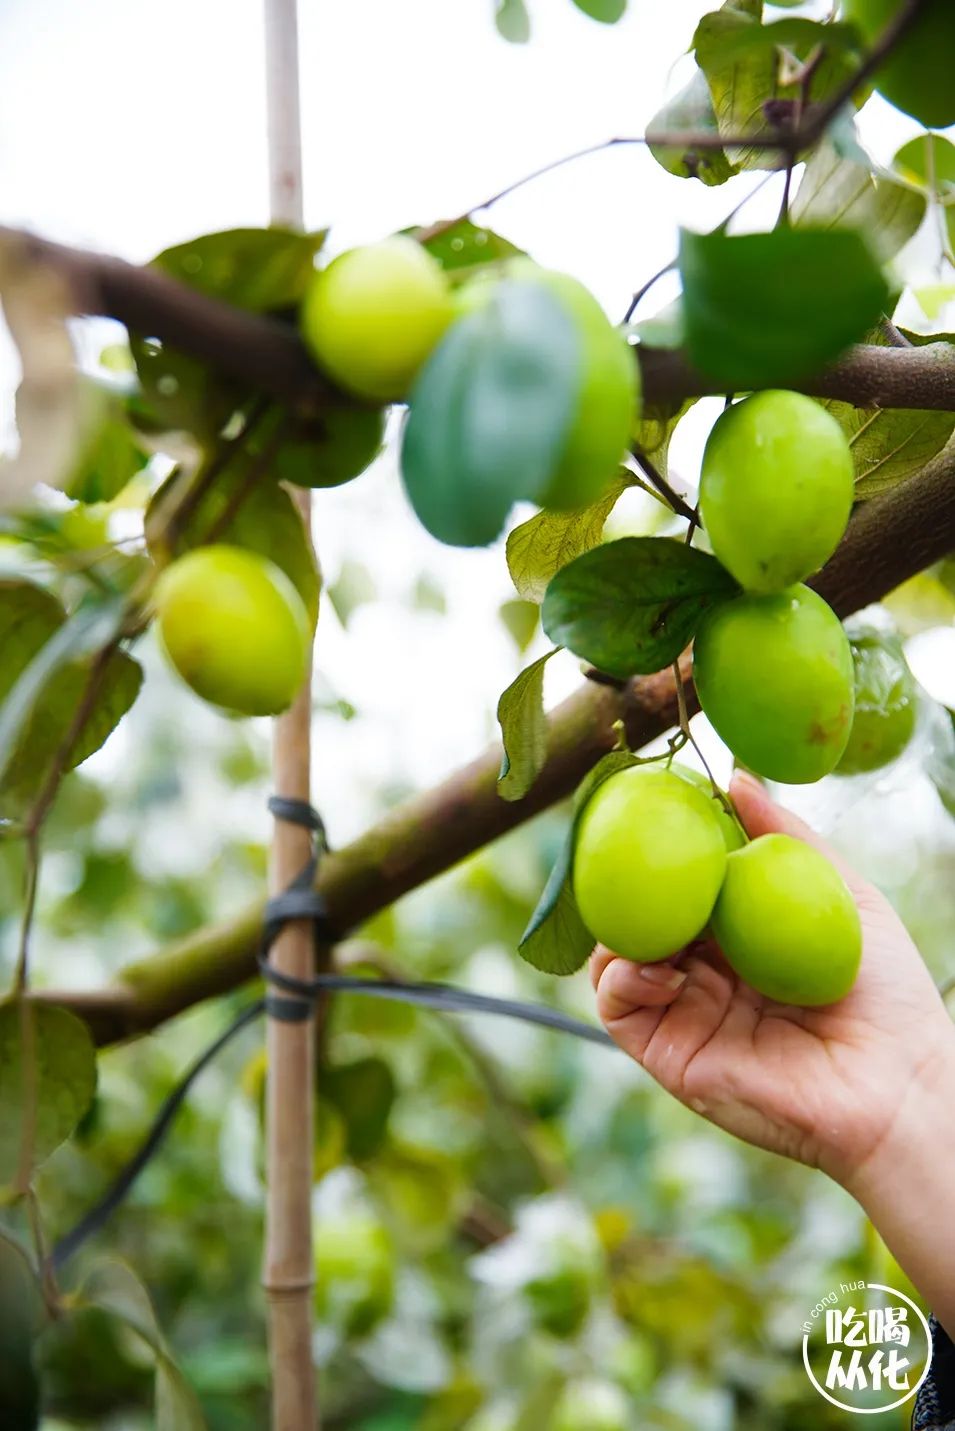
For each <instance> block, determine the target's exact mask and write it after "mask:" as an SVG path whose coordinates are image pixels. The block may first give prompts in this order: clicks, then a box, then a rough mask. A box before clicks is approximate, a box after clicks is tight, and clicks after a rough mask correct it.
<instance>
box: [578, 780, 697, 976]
mask: <svg viewBox="0 0 955 1431" xmlns="http://www.w3.org/2000/svg"><path fill="white" fill-rule="evenodd" d="M725 869H726V843H725V841H724V838H723V831H722V829H721V827H720V822H719V820H718V818H717V816H716V813H715V811H714V809H713V801H712V799H711V798H710V797H709V796H707V795H704V793H703V791H702V790H700V789H698V788H697V787H696V786H695V785H694V784H693V783H692V782H691V781H689V780H681V779H680V777H679V776H678V775H673V774H672V773H671V772H670V771H668V770H654V769H651V768H650V767H648V766H634V767H633V768H632V769H630V770H621V771H619V772H618V773H617V774H616V775H612V776H610V778H609V779H608V780H605V781H604V782H603V784H602V785H599V786H598V787H597V789H596V790H595V791H594V793H593V795H592V796H591V797H590V799H589V801H588V802H587V805H586V806H585V808H584V811H583V813H582V815H581V817H580V822H579V824H578V827H577V834H576V839H575V843H574V869H573V889H574V898H575V899H576V901H577V908H578V909H579V911H580V917H581V918H582V920H583V921H584V924H585V925H586V926H587V928H588V929H589V930H590V933H591V934H592V935H593V936H594V939H596V940H598V941H599V942H600V943H601V944H606V945H607V947H608V948H609V949H612V950H613V951H614V953H616V954H620V955H622V956H623V957H624V958H625V959H635V960H638V961H639V962H641V963H644V962H652V961H653V960H656V959H665V958H666V957H667V955H669V954H675V953H676V951H677V950H678V949H682V948H683V946H684V944H687V943H688V942H689V941H690V940H691V939H694V938H696V936H697V935H698V934H699V932H700V930H701V929H702V928H703V926H704V925H705V924H706V921H707V920H708V919H709V917H710V911H711V910H712V908H713V904H714V901H715V899H716V896H717V894H718V892H719V888H720V883H721V881H722V879H723V873H724V871H725Z"/></svg>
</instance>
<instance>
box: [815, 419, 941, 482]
mask: <svg viewBox="0 0 955 1431" xmlns="http://www.w3.org/2000/svg"><path fill="white" fill-rule="evenodd" d="M822 406H823V407H825V408H828V409H829V411H830V412H831V413H832V415H833V417H834V418H835V419H836V421H837V422H838V423H839V425H840V427H841V428H842V429H843V431H844V432H845V434H846V436H847V437H848V439H849V446H850V448H851V449H852V460H853V463H854V464H855V472H856V497H858V498H866V497H875V496H877V494H878V493H880V492H886V491H888V489H889V488H890V487H895V486H897V485H898V484H899V483H900V482H904V481H905V479H906V478H907V477H911V476H913V474H914V473H916V472H918V471H920V470H921V468H922V467H924V466H925V464H926V462H928V461H929V459H930V458H932V457H934V456H935V455H936V453H938V452H941V450H942V448H943V447H944V446H945V444H946V443H947V442H948V440H949V438H950V437H951V435H952V433H953V431H955V412H932V411H919V410H917V409H914V408H905V409H903V408H858V407H852V406H851V405H850V404H849V403H845V402H835V401H826V402H823V404H822Z"/></svg>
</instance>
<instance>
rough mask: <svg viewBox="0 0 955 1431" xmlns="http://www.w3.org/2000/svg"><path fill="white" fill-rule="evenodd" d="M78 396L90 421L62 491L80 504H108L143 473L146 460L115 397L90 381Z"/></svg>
mask: <svg viewBox="0 0 955 1431" xmlns="http://www.w3.org/2000/svg"><path fill="white" fill-rule="evenodd" d="M80 392H81V397H82V398H83V399H84V400H88V403H89V409H90V421H89V424H88V425H87V426H86V427H85V429H84V434H83V442H82V445H81V448H80V450H79V452H78V453H77V455H76V460H75V462H74V465H73V468H72V471H71V472H70V474H69V476H68V477H67V479H66V481H65V482H64V484H63V490H64V492H65V493H66V495H67V496H68V497H73V498H75V499H76V500H77V501H80V502H111V501H112V500H113V498H114V497H115V496H116V495H117V493H119V492H121V491H122V489H123V488H124V487H125V486H126V483H127V482H128V481H129V480H130V479H131V478H132V477H134V476H135V475H136V473H137V472H141V471H142V469H143V468H144V467H145V466H146V463H147V462H148V460H149V456H148V453H147V452H146V451H145V449H144V448H143V446H142V444H141V442H140V441H139V440H138V438H137V435H136V432H135V430H134V429H133V428H132V427H131V426H130V423H129V420H128V419H127V417H126V411H125V406H124V402H123V399H122V398H120V396H119V395H118V394H115V393H111V392H109V391H107V389H105V388H104V387H102V386H101V385H100V384H98V383H94V382H90V381H86V382H83V383H82V385H81V389H80Z"/></svg>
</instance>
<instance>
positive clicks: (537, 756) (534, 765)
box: [497, 651, 554, 800]
mask: <svg viewBox="0 0 955 1431" xmlns="http://www.w3.org/2000/svg"><path fill="white" fill-rule="evenodd" d="M553 655H554V652H553V651H548V652H547V655H546V656H541V657H540V659H539V660H537V661H534V662H533V663H532V665H530V666H528V667H526V669H525V670H523V671H522V672H521V674H520V675H519V676H518V677H517V680H516V681H512V682H511V684H510V685H509V686H508V688H507V690H506V691H504V693H503V694H502V696H501V699H500V700H499V701H498V703H497V719H498V723H499V724H500V727H501V740H502V742H503V745H504V759H503V761H502V762H501V773H500V775H499V776H498V780H497V793H498V794H499V795H500V797H501V799H502V800H523V798H524V796H525V795H526V794H527V792H528V790H529V789H530V788H531V786H532V785H533V783H534V781H535V780H536V779H537V777H538V775H539V774H540V773H541V771H542V770H543V768H544V765H545V763H546V761H547V720H546V718H545V716H544V667H545V666H546V665H547V662H548V661H549V660H550V658H551V656H553Z"/></svg>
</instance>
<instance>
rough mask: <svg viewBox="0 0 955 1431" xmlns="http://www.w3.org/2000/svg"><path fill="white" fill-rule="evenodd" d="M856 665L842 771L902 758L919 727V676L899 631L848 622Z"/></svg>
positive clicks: (858, 770)
mask: <svg viewBox="0 0 955 1431" xmlns="http://www.w3.org/2000/svg"><path fill="white" fill-rule="evenodd" d="M847 634H848V636H849V646H850V649H851V651H852V661H853V665H854V667H855V714H854V715H853V717H852V730H851V731H850V733H849V744H848V745H847V746H846V748H845V750H844V751H843V754H842V759H841V760H840V761H839V764H838V766H837V767H836V770H837V773H838V774H839V775H858V774H860V773H861V772H863V771H867V770H878V769H879V768H880V767H881V766H883V765H888V763H889V761H891V760H895V759H897V757H898V756H900V755H901V754H902V751H903V750H904V749H905V747H906V746H907V745H908V743H909V741H910V740H911V738H912V732H913V731H914V730H915V715H916V696H915V681H914V680H913V678H912V672H911V671H910V670H909V668H908V663H907V662H906V659H905V656H904V655H903V654H902V645H901V642H900V641H899V639H898V637H896V636H894V635H892V634H891V633H888V632H885V631H879V630H877V629H876V628H875V627H872V626H865V625H860V624H857V625H855V626H850V627H848V628H847Z"/></svg>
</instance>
